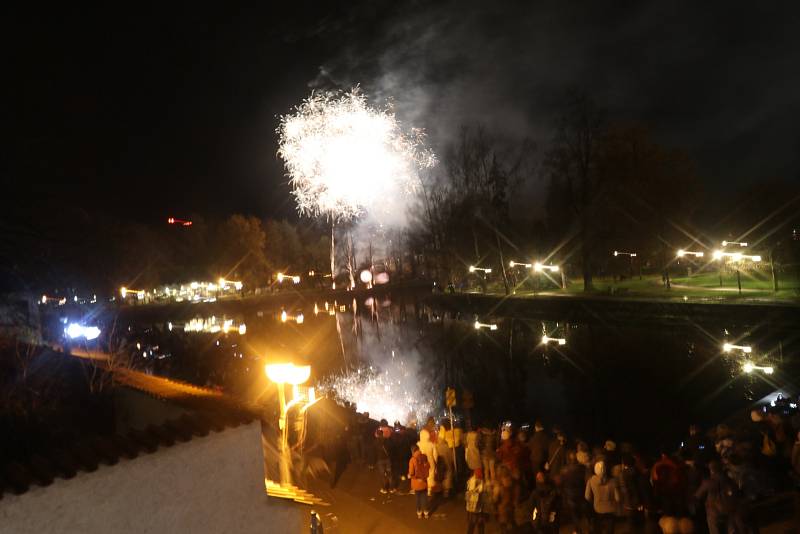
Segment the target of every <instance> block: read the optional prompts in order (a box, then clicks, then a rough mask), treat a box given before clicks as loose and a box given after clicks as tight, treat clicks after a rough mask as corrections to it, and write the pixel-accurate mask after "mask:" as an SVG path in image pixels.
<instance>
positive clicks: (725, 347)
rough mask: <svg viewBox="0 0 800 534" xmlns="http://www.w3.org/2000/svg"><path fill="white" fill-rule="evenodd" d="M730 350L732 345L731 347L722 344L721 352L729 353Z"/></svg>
mask: <svg viewBox="0 0 800 534" xmlns="http://www.w3.org/2000/svg"><path fill="white" fill-rule="evenodd" d="M732 348H733V345H731V344H730V343H723V344H722V352H730V351H731V349H732Z"/></svg>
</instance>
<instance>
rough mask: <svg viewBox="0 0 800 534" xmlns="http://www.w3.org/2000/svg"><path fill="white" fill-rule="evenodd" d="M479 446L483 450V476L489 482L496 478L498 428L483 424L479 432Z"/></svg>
mask: <svg viewBox="0 0 800 534" xmlns="http://www.w3.org/2000/svg"><path fill="white" fill-rule="evenodd" d="M478 436H479V437H478V448H479V450H480V452H481V467H482V468H483V476H484V477H486V480H487V481H489V482H492V481H494V478H495V472H494V468H495V461H496V458H495V453H496V451H497V430H496V429H494V428H492V427H490V426H488V425H483V426H481V428H480V430H479V434H478Z"/></svg>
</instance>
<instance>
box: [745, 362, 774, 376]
mask: <svg viewBox="0 0 800 534" xmlns="http://www.w3.org/2000/svg"><path fill="white" fill-rule="evenodd" d="M742 371H744V372H745V373H747V374H750V373H752V372H753V371H764V374H767V375H771V374H772V373H774V372H775V368H774V367H772V366H771V365H755V364H754V363H752V362H744V364H743V365H742Z"/></svg>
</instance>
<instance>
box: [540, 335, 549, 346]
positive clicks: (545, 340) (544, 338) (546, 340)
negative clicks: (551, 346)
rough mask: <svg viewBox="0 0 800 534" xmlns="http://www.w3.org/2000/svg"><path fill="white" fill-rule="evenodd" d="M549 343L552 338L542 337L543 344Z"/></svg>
mask: <svg viewBox="0 0 800 534" xmlns="http://www.w3.org/2000/svg"><path fill="white" fill-rule="evenodd" d="M548 343H550V337H549V336H542V344H544V345H547V344H548Z"/></svg>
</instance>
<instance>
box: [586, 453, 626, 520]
mask: <svg viewBox="0 0 800 534" xmlns="http://www.w3.org/2000/svg"><path fill="white" fill-rule="evenodd" d="M584 497H585V498H586V500H587V501H589V502H590V503H592V509H593V510H594V528H593V529H592V532H594V533H598V534H600V533H603V534H604V533H609V534H611V533H613V532H614V520H615V512H616V510H617V501H619V491H618V489H617V481H616V480H614V479H613V478H609V477H608V475H607V473H606V464H605V462H604V461H600V462H596V463H595V464H594V475H592V477H591V478H590V479H589V481H588V482H587V483H586V491H585V494H584Z"/></svg>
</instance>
